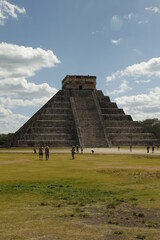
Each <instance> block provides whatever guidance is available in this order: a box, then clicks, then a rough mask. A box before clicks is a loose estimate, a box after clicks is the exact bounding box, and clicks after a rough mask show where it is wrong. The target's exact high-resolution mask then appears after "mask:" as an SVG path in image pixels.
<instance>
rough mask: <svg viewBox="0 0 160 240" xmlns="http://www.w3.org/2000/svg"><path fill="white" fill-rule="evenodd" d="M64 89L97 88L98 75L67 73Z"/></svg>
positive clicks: (63, 82) (63, 83) (63, 84)
mask: <svg viewBox="0 0 160 240" xmlns="http://www.w3.org/2000/svg"><path fill="white" fill-rule="evenodd" d="M62 89H79V90H82V89H83V90H85V89H96V76H89V75H87V76H80V75H67V76H66V77H65V78H64V79H63V81H62Z"/></svg>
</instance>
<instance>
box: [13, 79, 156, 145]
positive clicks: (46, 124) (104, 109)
mask: <svg viewBox="0 0 160 240" xmlns="http://www.w3.org/2000/svg"><path fill="white" fill-rule="evenodd" d="M157 143H158V140H157V139H156V138H155V136H154V135H153V134H151V133H146V132H145V130H144V129H143V128H142V127H140V126H139V123H138V122H135V121H133V120H132V117H131V116H130V115H126V114H125V113H124V111H123V109H119V108H118V107H117V104H116V103H113V102H111V101H110V98H109V97H108V96H104V95H103V93H102V91H99V90H96V77H95V76H66V77H65V79H64V80H63V81H62V90H60V91H59V92H58V93H57V94H56V95H55V96H53V97H52V98H51V99H50V100H49V101H48V102H47V103H46V104H45V105H44V106H43V107H42V108H41V109H40V110H39V111H38V112H37V113H36V114H35V115H33V117H31V118H30V119H29V120H28V121H27V122H26V123H25V124H24V125H23V126H22V127H21V128H20V129H19V130H18V131H17V132H16V133H15V134H14V137H13V141H12V146H23V147H27V146H32V147H33V146H39V145H41V144H42V145H49V146H54V147H68V146H71V145H77V144H78V145H82V146H84V147H111V146H117V145H155V144H157Z"/></svg>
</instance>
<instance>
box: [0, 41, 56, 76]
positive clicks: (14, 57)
mask: <svg viewBox="0 0 160 240" xmlns="http://www.w3.org/2000/svg"><path fill="white" fill-rule="evenodd" d="M58 63H60V61H59V60H58V58H57V57H56V55H54V53H53V52H52V51H51V50H48V51H45V50H43V49H42V48H36V49H33V48H31V47H24V46H18V45H15V44H8V43H1V44H0V79H4V78H22V77H25V78H26V77H31V76H33V75H34V74H35V72H36V71H38V70H40V69H42V68H44V67H53V66H55V65H56V64H58Z"/></svg>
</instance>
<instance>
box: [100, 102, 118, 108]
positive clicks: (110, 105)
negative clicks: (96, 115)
mask: <svg viewBox="0 0 160 240" xmlns="http://www.w3.org/2000/svg"><path fill="white" fill-rule="evenodd" d="M100 107H101V108H117V104H116V103H112V102H108V103H107V102H100Z"/></svg>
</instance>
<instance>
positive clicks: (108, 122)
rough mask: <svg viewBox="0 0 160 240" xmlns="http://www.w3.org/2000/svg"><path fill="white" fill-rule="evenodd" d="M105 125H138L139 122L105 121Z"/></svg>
mask: <svg viewBox="0 0 160 240" xmlns="http://www.w3.org/2000/svg"><path fill="white" fill-rule="evenodd" d="M105 124H106V127H139V122H136V121H111V120H106V121H105Z"/></svg>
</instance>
